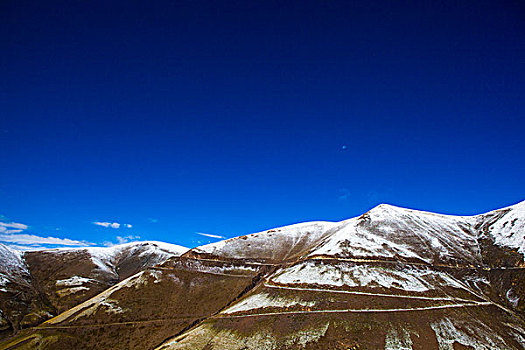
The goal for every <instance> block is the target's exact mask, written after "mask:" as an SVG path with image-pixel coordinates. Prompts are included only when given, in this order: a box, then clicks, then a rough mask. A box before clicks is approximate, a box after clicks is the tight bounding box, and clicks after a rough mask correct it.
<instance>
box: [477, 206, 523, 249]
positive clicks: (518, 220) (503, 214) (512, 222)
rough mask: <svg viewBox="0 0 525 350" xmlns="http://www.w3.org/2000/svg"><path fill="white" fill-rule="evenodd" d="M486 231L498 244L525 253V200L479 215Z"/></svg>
mask: <svg viewBox="0 0 525 350" xmlns="http://www.w3.org/2000/svg"><path fill="white" fill-rule="evenodd" d="M478 218H479V220H480V221H481V223H483V222H486V224H485V225H483V226H484V227H483V228H484V229H485V230H484V231H485V233H486V234H487V235H488V236H489V237H491V238H492V239H493V240H494V243H495V244H496V245H498V246H504V247H508V248H515V249H518V251H519V252H520V253H521V254H524V255H525V201H523V202H520V203H518V204H516V205H513V206H510V207H507V208H503V209H499V210H494V211H492V212H489V213H487V214H483V215H479V216H478Z"/></svg>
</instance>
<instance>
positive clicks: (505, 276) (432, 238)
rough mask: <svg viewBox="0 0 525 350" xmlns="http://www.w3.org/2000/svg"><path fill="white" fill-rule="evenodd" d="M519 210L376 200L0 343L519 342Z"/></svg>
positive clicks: (523, 295)
mask: <svg viewBox="0 0 525 350" xmlns="http://www.w3.org/2000/svg"><path fill="white" fill-rule="evenodd" d="M524 208H525V202H520V203H518V204H516V205H513V206H510V207H505V208H502V209H497V210H494V211H490V212H487V213H484V214H479V215H472V216H456V215H446V214H435V213H429V212H423V211H417V210H413V209H406V208H400V207H394V206H391V205H380V206H377V207H375V208H373V209H371V210H370V211H368V212H366V213H364V214H363V215H361V216H358V217H354V218H351V219H347V220H343V221H341V222H313V223H311V222H310V223H301V224H296V225H289V226H284V227H280V228H275V229H270V230H266V231H261V232H257V233H253V234H249V235H245V236H240V237H235V238H231V239H228V240H224V241H221V242H217V243H213V244H209V245H204V246H200V247H196V248H193V249H190V250H189V251H188V252H186V253H184V254H182V255H181V256H179V257H172V258H169V259H167V260H166V261H164V262H163V263H161V264H158V265H155V266H152V267H149V268H147V269H145V270H143V271H141V272H139V273H138V274H135V275H132V276H130V277H128V278H127V279H125V280H123V281H121V282H119V283H118V284H116V285H114V286H113V287H111V288H109V289H106V290H105V291H103V292H102V293H100V294H97V295H96V296H94V297H93V298H91V299H89V300H87V301H85V302H83V303H81V304H78V305H76V306H74V307H73V308H70V309H68V310H67V311H65V312H64V313H62V314H60V315H58V316H57V317H54V318H53V319H50V320H48V321H46V322H44V323H43V324H41V325H39V326H37V327H35V328H33V329H27V330H23V331H21V332H20V333H19V334H18V335H17V336H15V337H14V338H10V339H8V340H7V341H6V342H4V343H2V344H1V345H0V348H2V346H4V348H9V349H29V348H32V347H37V346H38V347H40V348H43V349H68V348H71V347H72V346H73V347H74V346H77V347H78V346H81V347H83V348H87V349H90V348H92V349H108V348H111V349H153V348H158V349H171V350H173V349H203V350H204V349H213V348H216V349H239V350H240V349H345V350H346V349H348V348H352V347H353V348H355V349H358V348H359V349H379V348H381V349H440V350H441V349H487V350H488V349H491V350H492V349H522V348H524V347H525V265H524V255H523V253H522V248H523V238H524V237H523V236H524V235H525V232H524V231H523V223H524V221H525V212H524V210H523V209H524ZM124 335H125V336H124Z"/></svg>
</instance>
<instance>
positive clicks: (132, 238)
mask: <svg viewBox="0 0 525 350" xmlns="http://www.w3.org/2000/svg"><path fill="white" fill-rule="evenodd" d="M115 239H116V240H117V243H113V242H109V241H106V242H104V243H103V244H104V245H105V246H107V247H111V246H114V245H116V244H124V243H129V242H134V241H136V240H138V239H140V236H132V235H129V236H124V237H122V236H117V237H115Z"/></svg>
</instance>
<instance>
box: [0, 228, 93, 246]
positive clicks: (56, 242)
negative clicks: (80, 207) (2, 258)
mask: <svg viewBox="0 0 525 350" xmlns="http://www.w3.org/2000/svg"><path fill="white" fill-rule="evenodd" d="M28 228H29V226H27V225H25V224H21V223H17V222H2V221H0V242H2V243H4V244H6V245H9V246H10V247H13V248H15V249H19V250H29V249H33V250H34V249H45V248H47V247H45V245H52V246H88V245H94V244H93V243H90V242H86V241H78V240H74V239H69V238H58V237H51V236H49V237H43V236H39V235H35V234H29V233H22V232H23V231H25V230H27V229H28Z"/></svg>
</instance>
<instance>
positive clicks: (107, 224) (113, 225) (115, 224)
mask: <svg viewBox="0 0 525 350" xmlns="http://www.w3.org/2000/svg"><path fill="white" fill-rule="evenodd" d="M93 224H95V225H98V226H102V227H106V228H108V227H111V228H120V226H123V227H126V228H132V227H133V225H130V224H119V223H118V222H101V221H95V222H93Z"/></svg>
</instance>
